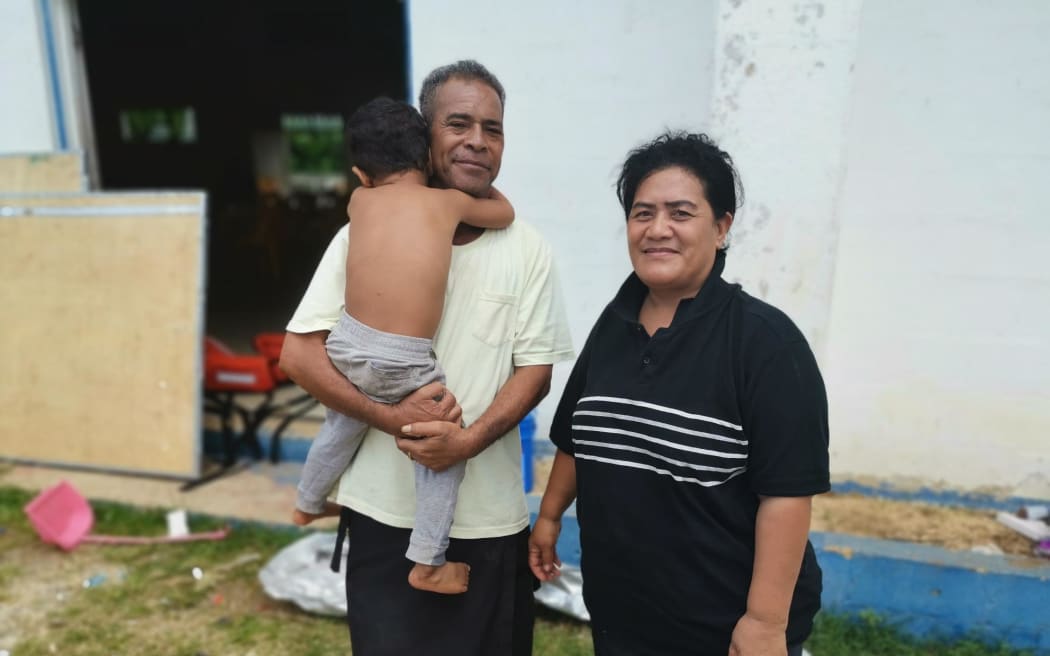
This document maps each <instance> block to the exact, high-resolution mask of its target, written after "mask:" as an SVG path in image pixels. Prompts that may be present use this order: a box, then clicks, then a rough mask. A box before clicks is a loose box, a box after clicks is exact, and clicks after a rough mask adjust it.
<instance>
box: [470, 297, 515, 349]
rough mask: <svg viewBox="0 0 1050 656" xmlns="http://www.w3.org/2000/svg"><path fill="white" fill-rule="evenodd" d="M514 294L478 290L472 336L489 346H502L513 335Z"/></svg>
mask: <svg viewBox="0 0 1050 656" xmlns="http://www.w3.org/2000/svg"><path fill="white" fill-rule="evenodd" d="M517 300H518V297H517V296H515V295H514V294H500V293H497V292H480V293H479V294H478V300H477V305H476V307H477V312H476V313H475V315H474V330H473V334H474V337H477V338H478V339H480V340H481V341H482V342H484V343H486V344H488V345H489V346H502V345H503V344H506V343H507V342H508V341H510V339H511V338H512V337H514V314H515V313H514V308H515V303H516V302H517Z"/></svg>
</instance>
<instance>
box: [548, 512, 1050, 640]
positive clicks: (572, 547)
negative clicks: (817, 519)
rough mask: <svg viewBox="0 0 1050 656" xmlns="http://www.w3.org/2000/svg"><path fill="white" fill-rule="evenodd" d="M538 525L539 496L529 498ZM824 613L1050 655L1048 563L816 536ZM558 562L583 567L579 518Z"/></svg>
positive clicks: (569, 526) (566, 528) (565, 522)
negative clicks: (873, 618) (867, 616)
mask: <svg viewBox="0 0 1050 656" xmlns="http://www.w3.org/2000/svg"><path fill="white" fill-rule="evenodd" d="M529 501H530V504H529V505H530V512H531V514H532V520H533V521H534V522H535V520H536V511H537V509H538V505H539V504H538V497H535V496H531V497H529ZM810 540H811V541H812V542H813V547H814V549H815V550H816V552H817V560H818V561H819V562H820V566H821V569H823V571H824V591H823V594H822V595H821V601H822V604H823V607H824V609H825V610H828V611H831V612H834V613H846V614H857V613H860V612H864V611H872V612H874V613H876V614H878V615H879V616H880V617H882V618H884V619H886V620H887V621H888V622H890V623H891V624H893V625H895V626H897V627H899V628H900V629H901V630H902V631H904V632H906V633H909V634H911V635H914V636H918V637H923V638H940V639H946V640H958V639H961V638H964V637H968V638H975V639H978V640H982V641H984V642H987V643H989V644H1001V643H1007V644H1009V645H1011V646H1012V647H1014V648H1020V649H1033V650H1035V651H1036V653H1037V654H1050V605H1048V604H1047V598H1048V591H1050V563H1046V564H1041V563H1040V561H1038V560H1035V559H1023V558H1017V557H1011V556H988V555H983V554H978V553H972V552H965V551H949V550H947V549H941V548H939V547H932V546H928V545H921V544H912V543H908V542H895V541H892V540H878V539H873V538H863V537H858V536H853V535H842V534H838V533H816V532H814V533H811V534H810ZM557 549H558V556H559V557H560V558H561V560H562V562H563V563H565V564H566V565H573V566H575V567H579V566H580V527H579V524H578V523H577V521H576V516H575V513H566V514H565V517H563V518H562V528H561V535H560V536H559V538H558V545H557Z"/></svg>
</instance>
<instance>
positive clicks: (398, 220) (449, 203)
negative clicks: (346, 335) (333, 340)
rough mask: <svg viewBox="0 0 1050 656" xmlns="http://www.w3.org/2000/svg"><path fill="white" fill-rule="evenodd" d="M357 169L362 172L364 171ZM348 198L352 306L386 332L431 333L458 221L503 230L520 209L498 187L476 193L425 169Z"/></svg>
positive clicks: (387, 179) (355, 314) (369, 184)
mask: <svg viewBox="0 0 1050 656" xmlns="http://www.w3.org/2000/svg"><path fill="white" fill-rule="evenodd" d="M359 175H361V174H360V173H359ZM362 180H363V181H364V182H365V183H366V184H365V186H364V187H360V188H358V189H357V190H355V191H354V193H353V195H352V196H351V197H350V205H349V207H348V208H347V212H348V213H349V215H350V248H349V251H348V253H347V261H346V273H347V275H346V277H347V280H352V281H353V284H350V285H347V288H346V311H347V313H348V314H349V315H350V316H352V317H354V318H355V319H357V320H358V321H360V322H361V323H363V324H365V325H367V326H370V327H372V328H375V329H376V330H381V331H383V332H388V333H395V334H398V335H407V336H410V337H425V338H428V339H429V338H433V336H434V333H435V332H436V331H437V326H438V322H439V321H440V319H441V311H442V306H443V305H444V302H445V283H446V279H447V278H448V271H449V264H450V262H451V260H452V236H453V234H454V233H455V231H456V226H457V225H459V223H460V222H463V223H468V224H470V225H473V226H477V227H480V228H503V227H506V226H507V225H509V224H510V223H511V221H512V220H513V218H514V210H513V209H512V208H511V206H510V204H509V203H508V202H507V201H506V199H504V198H503V196H502V195H501V194H499V192H496V191H495V190H493V197H492V198H485V199H477V198H472V197H471V196H468V195H467V194H465V193H463V192H462V191H458V190H455V189H434V188H431V187H427V186H426V184H425V183H426V180H425V177H424V174H423V172H422V171H414V170H413V171H402V172H398V173H394V174H391V175H389V176H386V177H385V178H383V179H379V180H371V179H369V178H368V177H367V176H363V177H362Z"/></svg>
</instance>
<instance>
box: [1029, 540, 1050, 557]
mask: <svg viewBox="0 0 1050 656" xmlns="http://www.w3.org/2000/svg"><path fill="white" fill-rule="evenodd" d="M1032 552H1033V553H1035V555H1037V556H1042V557H1043V558H1050V540H1043V541H1041V542H1040V543H1039V544H1037V545H1035V548H1034V549H1032Z"/></svg>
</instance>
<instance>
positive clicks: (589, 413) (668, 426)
mask: <svg viewBox="0 0 1050 656" xmlns="http://www.w3.org/2000/svg"><path fill="white" fill-rule="evenodd" d="M577 415H587V416H590V417H608V418H610V419H622V420H624V421H636V422H638V423H639V424H648V425H650V426H656V427H657V428H666V429H667V430H673V431H676V432H678V433H685V434H686V435H696V436H697V437H708V438H711V439H712V440H720V441H722V442H732V443H733V444H740V445H741V446H747V440H737V439H734V438H732V437H726V436H725V435H717V434H715V433H705V432H703V431H695V430H690V429H688V428H681V427H680V426H675V425H674V424H667V423H664V422H662V421H656V420H654V419H643V418H642V417H633V416H631V415H618V414H616V413H613V412H598V411H597V410H577V411H576V412H574V413H572V416H573V417H575V416H577Z"/></svg>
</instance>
